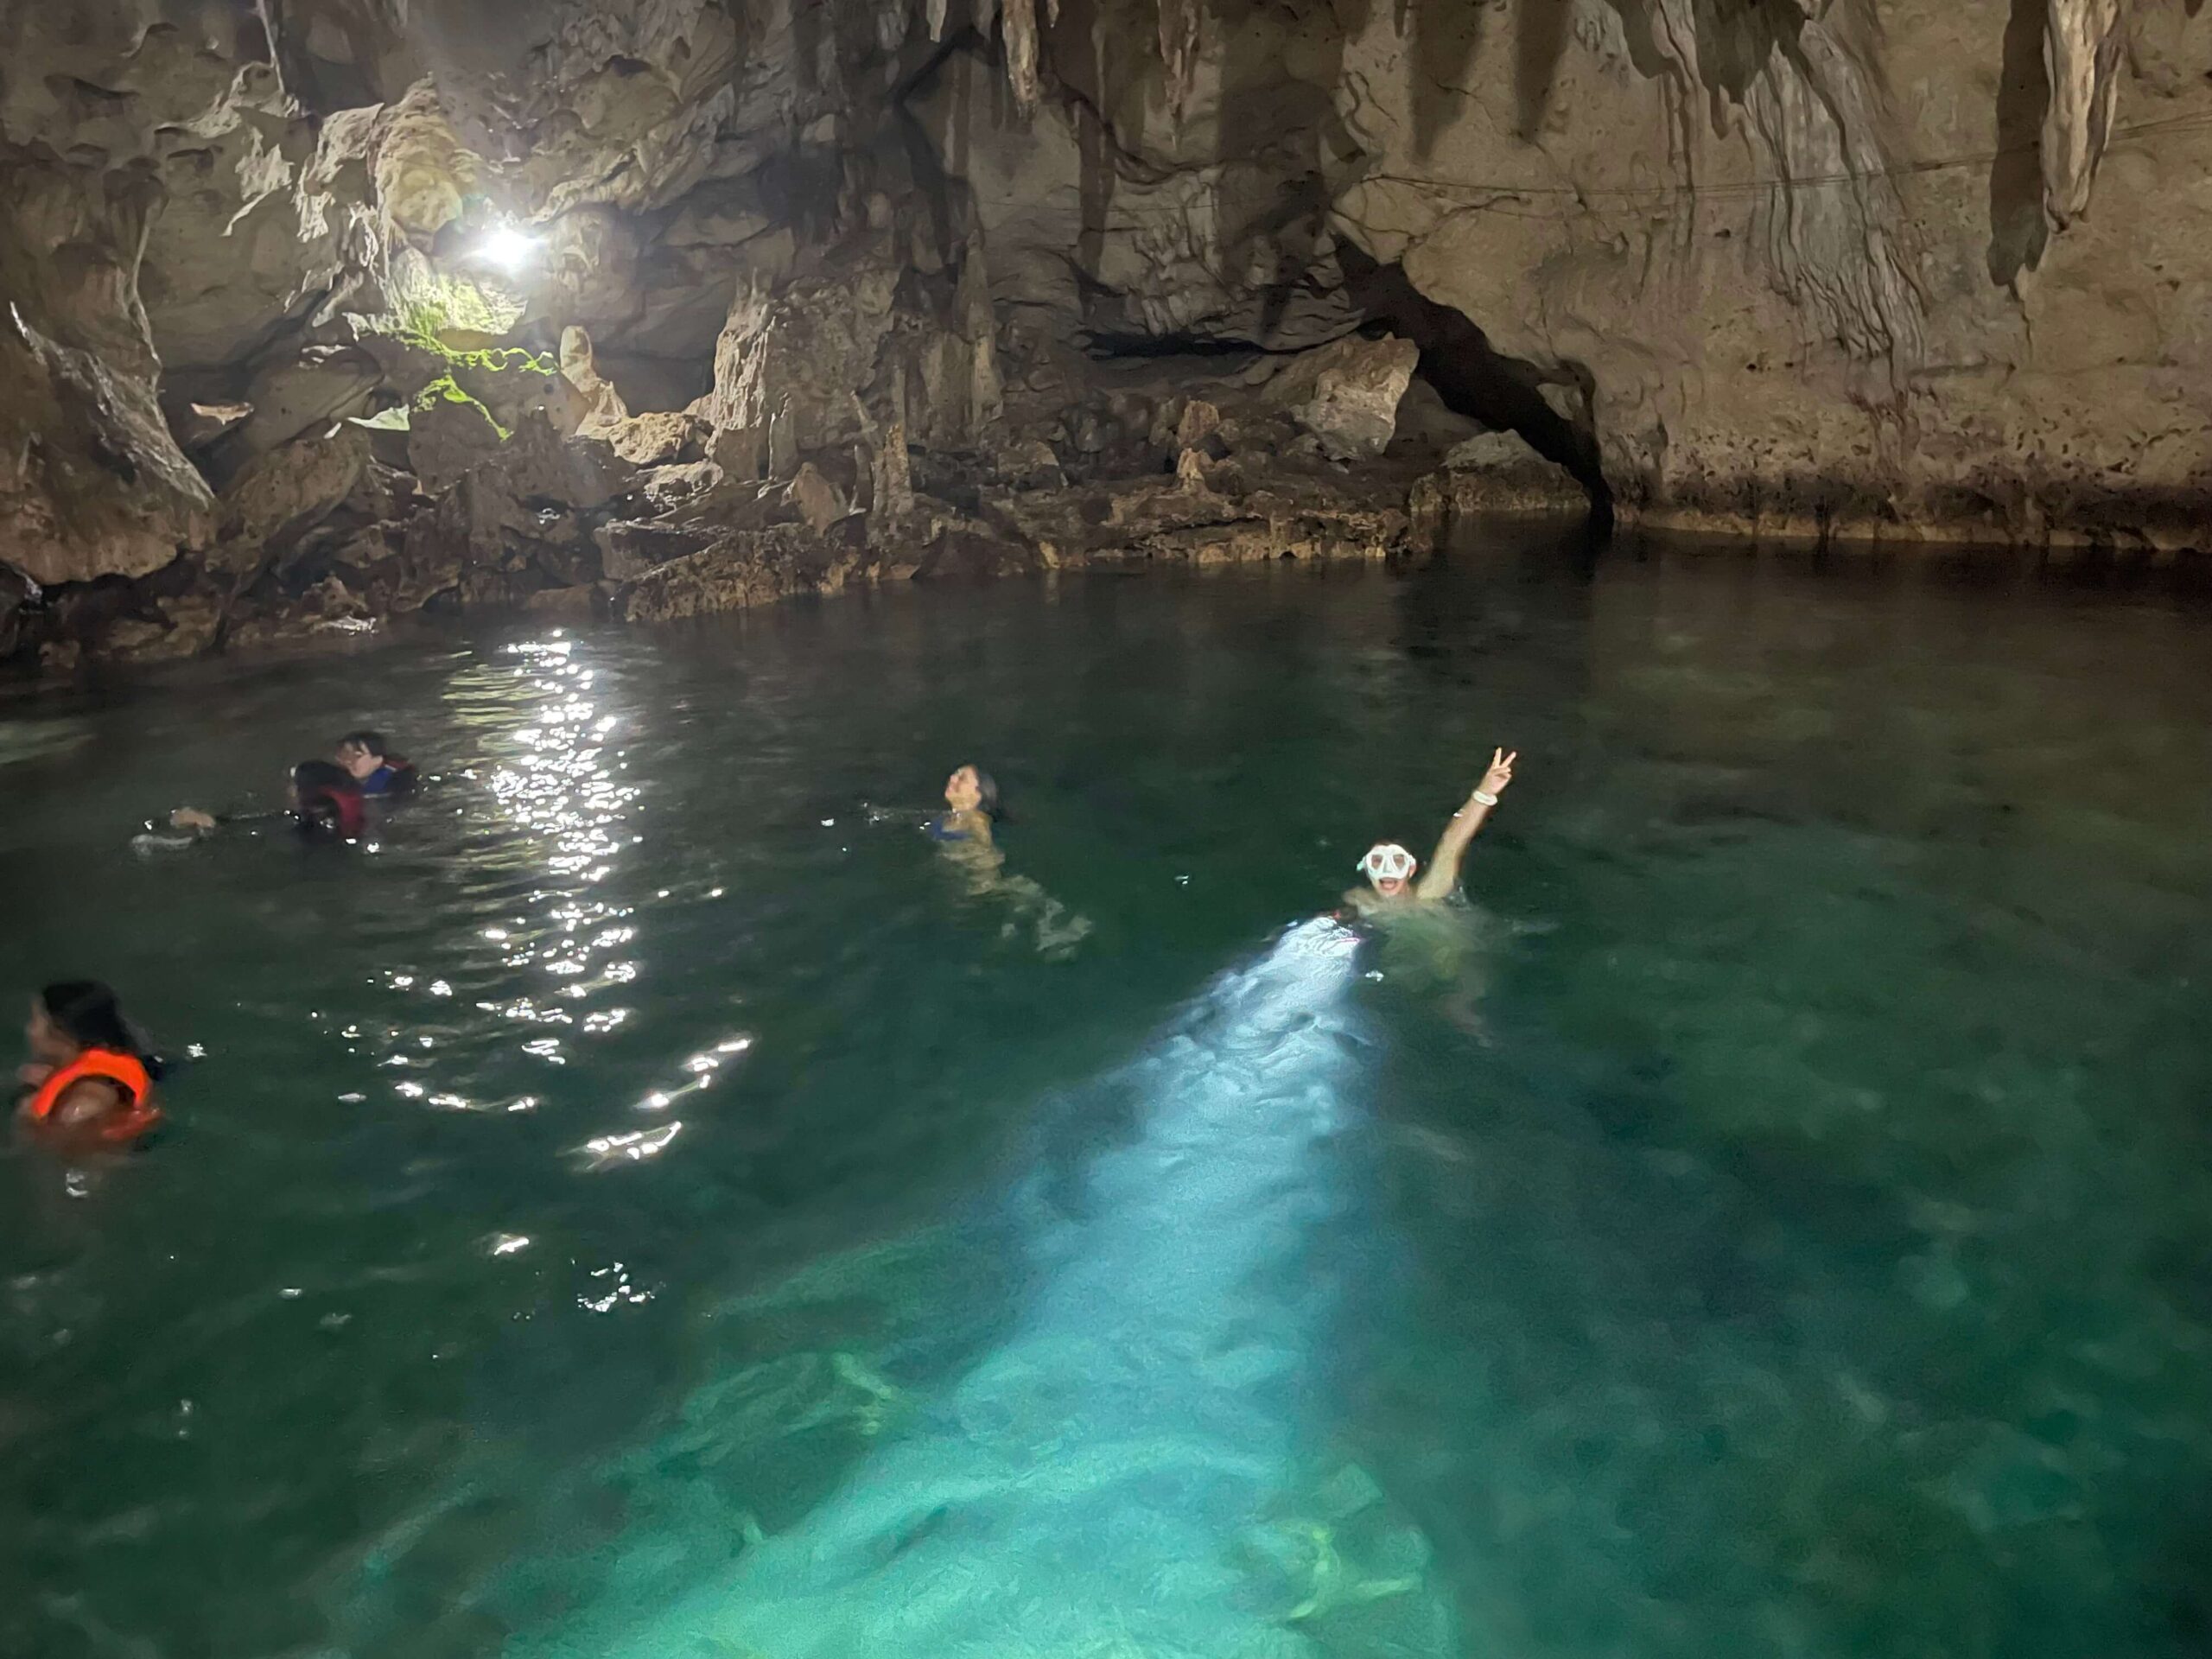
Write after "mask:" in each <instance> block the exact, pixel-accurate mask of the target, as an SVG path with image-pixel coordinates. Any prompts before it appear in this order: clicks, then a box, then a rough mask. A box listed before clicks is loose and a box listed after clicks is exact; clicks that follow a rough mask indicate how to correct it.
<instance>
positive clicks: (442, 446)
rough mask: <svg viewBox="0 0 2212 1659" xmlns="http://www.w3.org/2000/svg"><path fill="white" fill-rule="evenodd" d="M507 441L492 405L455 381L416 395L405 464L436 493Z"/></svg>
mask: <svg viewBox="0 0 2212 1659" xmlns="http://www.w3.org/2000/svg"><path fill="white" fill-rule="evenodd" d="M505 442H506V438H505V434H503V433H502V432H501V431H500V430H499V423H497V422H496V421H494V420H493V418H492V411H491V410H488V409H486V408H485V407H484V405H483V404H480V403H478V402H477V401H476V400H475V399H474V397H468V396H467V395H466V394H465V393H463V392H461V391H460V389H459V388H458V387H454V388H453V389H452V390H450V391H430V392H428V393H425V394H424V395H423V397H420V398H419V399H417V400H416V404H415V405H414V408H413V409H412V410H411V411H410V420H409V425H408V429H407V467H408V470H409V471H410V472H411V473H413V474H415V476H416V478H417V479H419V480H422V484H423V487H424V488H425V489H427V490H429V491H430V492H431V493H434V494H435V493H437V492H439V491H442V490H445V489H448V488H449V487H450V486H453V485H454V484H456V483H458V482H459V481H460V480H461V479H462V478H464V477H466V476H467V474H470V473H472V472H474V471H475V469H476V468H477V467H480V466H481V465H482V464H483V463H484V462H485V461H488V460H490V459H491V458H492V457H493V455H495V454H499V448H500V446H501V445H502V444H504V443H505Z"/></svg>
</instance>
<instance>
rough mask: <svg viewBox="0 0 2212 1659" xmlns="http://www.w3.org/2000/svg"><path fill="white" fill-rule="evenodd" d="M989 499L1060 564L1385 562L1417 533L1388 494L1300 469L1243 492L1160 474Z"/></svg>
mask: <svg viewBox="0 0 2212 1659" xmlns="http://www.w3.org/2000/svg"><path fill="white" fill-rule="evenodd" d="M983 505H984V518H985V520H986V522H987V523H988V524H990V525H991V526H992V527H993V528H994V529H995V530H996V531H999V532H1000V533H1001V534H1002V535H1004V536H1006V537H1009V538H1010V539H1012V540H1014V541H1016V542H1018V543H1021V544H1022V545H1024V546H1027V547H1029V548H1032V549H1033V550H1035V555H1036V561H1037V563H1038V564H1039V566H1041V567H1042V568H1046V569H1069V568H1073V567H1077V566H1081V565H1086V564H1092V563H1100V562H1104V561H1113V560H1128V559H1153V558H1159V559H1175V560H1184V561H1187V562H1190V563H1198V564H1221V563H1240V562H1243V561H1248V560H1255V559H1277V558H1299V559H1341V558H1361V559H1379V558H1383V557H1385V556H1388V555H1389V554H1390V553H1392V552H1395V551H1396V550H1400V549H1401V548H1402V547H1404V546H1405V545H1406V542H1407V531H1408V522H1407V516H1406V512H1405V511H1404V508H1403V507H1402V505H1399V504H1398V503H1397V502H1395V501H1392V500H1390V499H1387V498H1386V496H1385V495H1384V494H1383V493H1380V492H1370V493H1366V494H1354V493H1351V492H1349V491H1347V490H1346V489H1344V488H1343V487H1341V486H1338V485H1336V484H1334V483H1332V482H1331V481H1328V480H1321V479H1313V478H1303V477H1299V476H1295V475H1291V474H1283V475H1280V476H1271V477H1270V478H1269V479H1268V480H1266V481H1265V482H1264V483H1263V484H1262V485H1261V486H1258V487H1254V488H1250V489H1243V490H1240V491H1239V492H1238V493H1235V494H1229V493H1224V492H1223V491H1220V490H1217V489H1215V488H1212V487H1209V486H1208V485H1207V483H1206V481H1205V479H1204V478H1203V477H1202V478H1201V480H1199V483H1198V487H1192V486H1190V485H1188V484H1186V483H1185V480H1183V479H1182V478H1181V477H1179V476H1161V475H1154V476H1151V477H1147V478H1141V479H1131V480H1122V481H1119V482H1116V483H1113V484H1107V485H1098V486H1090V487H1084V488H1076V489H1070V490H1066V491H1063V492H1060V493H1056V494H1037V495H1016V494H990V495H986V496H985V497H984V500H983Z"/></svg>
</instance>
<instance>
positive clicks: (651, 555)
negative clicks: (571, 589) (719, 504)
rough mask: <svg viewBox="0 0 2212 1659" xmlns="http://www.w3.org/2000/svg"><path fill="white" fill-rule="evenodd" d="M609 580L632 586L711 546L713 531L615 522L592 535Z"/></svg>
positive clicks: (601, 527)
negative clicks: (657, 569) (659, 567)
mask: <svg viewBox="0 0 2212 1659" xmlns="http://www.w3.org/2000/svg"><path fill="white" fill-rule="evenodd" d="M592 534H593V539H594V541H595V542H596V543H598V546H599V550H600V556H601V567H602V569H604V570H605V571H606V573H607V578H608V580H610V581H613V582H635V581H636V580H637V579H638V578H639V576H642V575H645V572H647V571H648V570H651V569H653V568H654V567H655V566H657V565H663V564H666V563H668V562H669V561H670V560H671V559H680V558H682V557H683V556H685V555H686V554H690V553H696V552H698V551H699V550H701V549H702V548H704V547H707V546H709V544H711V543H713V542H714V540H715V536H716V534H717V532H716V531H713V530H710V529H708V528H706V527H704V526H702V525H697V524H640V523H637V522H634V521H632V520H626V519H618V520H617V521H615V522H614V523H613V524H601V526H600V527H599V528H598V529H597V530H596V531H593V533H592Z"/></svg>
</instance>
